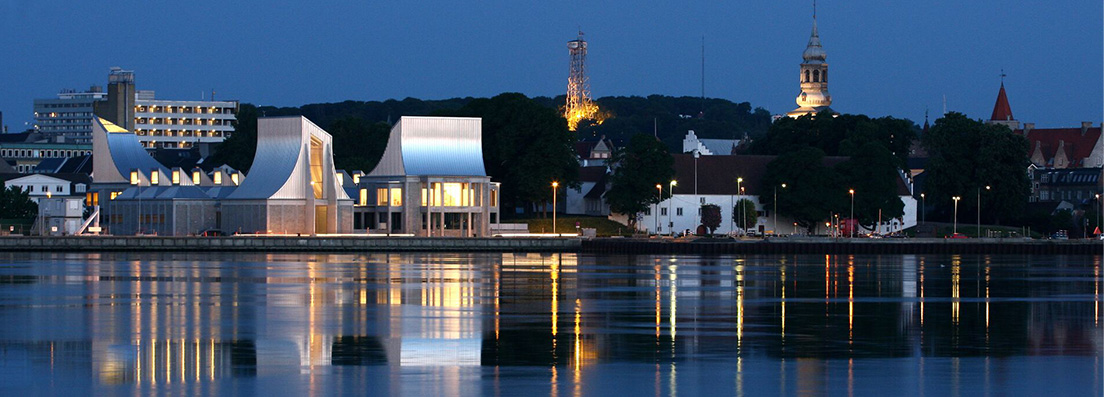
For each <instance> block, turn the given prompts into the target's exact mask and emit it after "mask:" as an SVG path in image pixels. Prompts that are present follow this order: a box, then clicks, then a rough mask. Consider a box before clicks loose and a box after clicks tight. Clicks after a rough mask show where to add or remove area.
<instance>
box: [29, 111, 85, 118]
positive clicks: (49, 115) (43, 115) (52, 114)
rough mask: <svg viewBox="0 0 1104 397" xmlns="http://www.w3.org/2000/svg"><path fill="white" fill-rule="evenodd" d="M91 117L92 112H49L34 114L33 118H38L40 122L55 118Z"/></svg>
mask: <svg viewBox="0 0 1104 397" xmlns="http://www.w3.org/2000/svg"><path fill="white" fill-rule="evenodd" d="M91 116H92V112H61V113H58V112H50V113H39V112H35V118H38V119H40V120H49V119H51V118H55V117H91ZM89 120H91V119H89Z"/></svg>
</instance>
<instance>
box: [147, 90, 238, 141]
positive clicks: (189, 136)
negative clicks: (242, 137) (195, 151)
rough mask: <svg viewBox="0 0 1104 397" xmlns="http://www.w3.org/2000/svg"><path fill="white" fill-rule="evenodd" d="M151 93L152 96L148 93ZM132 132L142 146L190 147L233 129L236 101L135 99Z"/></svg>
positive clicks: (222, 135) (220, 136) (236, 108)
mask: <svg viewBox="0 0 1104 397" xmlns="http://www.w3.org/2000/svg"><path fill="white" fill-rule="evenodd" d="M151 96H152V95H151ZM135 105H136V107H135V112H134V133H135V134H137V135H138V140H139V141H141V142H142V146H145V147H166V148H190V147H192V146H194V145H196V144H200V143H218V142H222V141H223V140H225V139H226V137H228V136H230V134H231V133H233V132H234V123H235V122H236V121H237V116H236V115H235V113H237V110H238V103H237V102H230V101H170V100H157V99H140V98H139V99H137V100H136V101H135Z"/></svg>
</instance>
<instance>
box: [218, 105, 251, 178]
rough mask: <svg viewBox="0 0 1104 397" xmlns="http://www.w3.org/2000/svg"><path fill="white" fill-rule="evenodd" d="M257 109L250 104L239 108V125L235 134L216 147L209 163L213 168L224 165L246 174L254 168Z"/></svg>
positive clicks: (235, 128) (235, 127) (235, 129)
mask: <svg viewBox="0 0 1104 397" xmlns="http://www.w3.org/2000/svg"><path fill="white" fill-rule="evenodd" d="M258 114H259V113H258V111H257V107H256V106H253V105H251V104H248V103H243V104H241V105H239V106H238V114H237V119H238V123H237V125H235V126H234V133H233V134H231V135H230V137H229V138H226V139H225V140H223V141H222V143H220V144H219V145H218V146H216V147H215V153H214V154H212V155H211V157H210V158H209V159H208V161H207V163H209V164H212V166H215V167H217V166H219V165H222V164H226V165H229V166H231V167H234V169H237V170H239V171H241V172H244V173H246V174H248V173H249V168H250V167H252V166H253V157H254V156H255V155H256V154H257V116H258Z"/></svg>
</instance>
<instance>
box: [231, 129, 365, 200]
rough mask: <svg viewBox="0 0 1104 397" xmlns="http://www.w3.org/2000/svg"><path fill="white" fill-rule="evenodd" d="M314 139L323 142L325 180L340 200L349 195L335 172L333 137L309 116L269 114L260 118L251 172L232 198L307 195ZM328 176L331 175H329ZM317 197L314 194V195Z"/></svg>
mask: <svg viewBox="0 0 1104 397" xmlns="http://www.w3.org/2000/svg"><path fill="white" fill-rule="evenodd" d="M311 139H316V140H318V141H320V142H321V143H322V147H323V150H322V158H321V159H319V161H321V163H322V166H323V167H322V168H323V170H322V177H323V183H327V182H328V183H332V184H333V186H332V190H331V189H330V188H327V189H325V191H327V192H333V193H332V194H334V195H335V196H336V197H335V198H336V199H338V200H348V199H349V197H348V196H347V195H345V192H344V191H343V190H342V189H341V186H339V185H338V183H337V180H336V178H334V173H333V169H334V166H333V148H332V146H333V137H331V136H330V134H329V133H327V132H326V131H325V130H323V129H322V128H319V127H318V126H317V125H315V124H314V123H312V122H311V121H310V120H308V119H307V118H306V117H302V116H289V117H267V118H260V119H258V120H257V154H256V155H255V156H254V157H253V166H252V169H251V170H250V172H249V175H248V176H247V177H246V178H245V180H244V181H242V183H241V185H240V186H238V188H237V189H236V190H234V192H233V193H231V194H230V195H229V196H227V198H229V199H306V198H307V197H308V194H312V193H310V192H311V191H312V190H313V189H312V187H311V185H310V183H311V175H310V156H311V153H310V152H311V150H310V147H311ZM327 173H328V175H327ZM327 176H328V177H327ZM311 197H313V196H311Z"/></svg>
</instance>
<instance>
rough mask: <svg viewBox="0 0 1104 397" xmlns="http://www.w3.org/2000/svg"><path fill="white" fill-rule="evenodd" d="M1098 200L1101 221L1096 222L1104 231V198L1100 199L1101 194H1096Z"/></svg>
mask: <svg viewBox="0 0 1104 397" xmlns="http://www.w3.org/2000/svg"><path fill="white" fill-rule="evenodd" d="M1096 202H1098V203H1100V214H1099V215H1100V222H1098V223H1097V224H1096V228H1097V229H1101V230H1100V232H1101V233H1104V200H1101V199H1100V194H1097V195H1096Z"/></svg>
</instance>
